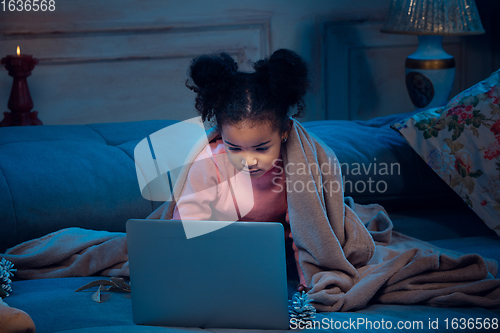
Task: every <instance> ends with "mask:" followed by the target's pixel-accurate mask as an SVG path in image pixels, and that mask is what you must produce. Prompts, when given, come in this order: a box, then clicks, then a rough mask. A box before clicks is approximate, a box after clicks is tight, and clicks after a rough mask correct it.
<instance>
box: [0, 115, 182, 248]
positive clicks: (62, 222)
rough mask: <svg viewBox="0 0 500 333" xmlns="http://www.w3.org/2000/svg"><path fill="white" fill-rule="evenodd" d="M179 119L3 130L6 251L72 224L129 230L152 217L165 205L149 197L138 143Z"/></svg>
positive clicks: (0, 186) (0, 208)
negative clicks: (143, 190) (140, 175)
mask: <svg viewBox="0 0 500 333" xmlns="http://www.w3.org/2000/svg"><path fill="white" fill-rule="evenodd" d="M175 122H176V121H172V120H159V121H141V122H130V123H111V124H91V125H43V126H29V127H19V126H17V127H3V128H0V156H1V157H2V158H1V159H0V197H1V198H2V200H0V219H1V226H2V233H0V251H4V250H5V249H6V248H8V247H11V246H14V245H16V244H18V243H20V242H23V241H26V240H29V239H33V238H37V237H41V236H44V235H46V234H48V233H50V232H53V231H56V230H59V229H61V228H67V227H71V226H74V227H82V228H88V229H95V230H108V231H125V222H126V221H127V220H128V219H130V218H145V217H146V216H148V215H149V214H150V213H151V212H152V211H153V210H154V209H155V208H156V207H158V206H159V204H160V203H156V202H151V201H148V200H146V199H144V198H142V196H141V194H140V191H139V187H138V182H137V175H136V173H135V164H134V160H133V148H132V147H135V142H136V141H137V142H138V141H139V140H140V139H143V138H144V137H146V136H147V135H149V134H151V133H153V132H155V131H157V130H160V129H162V128H164V127H166V126H168V125H170V124H172V123H175ZM129 142H132V143H129Z"/></svg>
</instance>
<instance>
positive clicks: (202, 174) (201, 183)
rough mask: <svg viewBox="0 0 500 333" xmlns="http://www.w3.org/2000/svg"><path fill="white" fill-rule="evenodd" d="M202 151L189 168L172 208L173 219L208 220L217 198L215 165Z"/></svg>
mask: <svg viewBox="0 0 500 333" xmlns="http://www.w3.org/2000/svg"><path fill="white" fill-rule="evenodd" d="M205 151H206V150H204V152H202V153H201V154H200V155H199V156H198V157H197V158H196V159H195V161H194V162H193V164H192V165H191V167H190V169H189V173H188V176H187V179H186V184H185V185H184V189H183V190H182V194H181V196H180V198H176V199H177V204H176V206H175V209H174V214H173V219H174V220H209V219H210V217H211V216H212V207H213V203H214V202H215V200H216V199H217V188H218V187H217V185H218V181H217V167H216V165H215V163H214V161H213V160H212V159H211V158H210V157H209V155H208V154H206V153H205Z"/></svg>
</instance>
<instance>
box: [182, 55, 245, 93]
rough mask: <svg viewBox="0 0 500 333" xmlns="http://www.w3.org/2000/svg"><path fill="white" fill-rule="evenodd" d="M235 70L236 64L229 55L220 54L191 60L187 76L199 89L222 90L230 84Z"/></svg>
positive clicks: (236, 68)
mask: <svg viewBox="0 0 500 333" xmlns="http://www.w3.org/2000/svg"><path fill="white" fill-rule="evenodd" d="M237 70H238V64H237V63H236V62H235V61H234V60H233V58H231V56H229V54H227V53H225V52H222V53H220V54H212V55H202V56H200V57H198V58H195V59H193V61H192V62H191V66H190V68H189V76H190V77H191V79H192V80H193V82H194V84H196V86H198V87H199V88H201V89H206V88H215V89H222V90H224V89H225V88H227V87H228V86H229V85H230V84H231V83H232V81H233V78H234V75H235V73H236V71H237Z"/></svg>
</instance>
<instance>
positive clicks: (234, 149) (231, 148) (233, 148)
mask: <svg viewBox="0 0 500 333" xmlns="http://www.w3.org/2000/svg"><path fill="white" fill-rule="evenodd" d="M227 149H229V150H232V151H237V150H240V148H235V147H227Z"/></svg>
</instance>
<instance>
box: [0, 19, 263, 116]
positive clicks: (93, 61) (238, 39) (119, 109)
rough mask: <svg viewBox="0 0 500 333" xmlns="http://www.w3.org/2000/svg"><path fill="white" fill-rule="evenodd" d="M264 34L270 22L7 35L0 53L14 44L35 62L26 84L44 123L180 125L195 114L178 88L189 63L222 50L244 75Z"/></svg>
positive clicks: (5, 81)
mask: <svg viewBox="0 0 500 333" xmlns="http://www.w3.org/2000/svg"><path fill="white" fill-rule="evenodd" d="M269 33H270V32H269V22H266V21H262V22H254V23H246V24H234V25H221V26H215V25H213V26H209V27H199V26H198V27H191V28H178V29H175V28H171V27H168V28H167V27H166V28H155V29H131V30H123V29H122V30H118V31H117V30H101V31H80V32H75V31H72V32H67V33H64V32H63V33H60V32H59V33H53V34H51V33H45V34H34V33H30V34H18V35H16V34H12V35H9V36H7V37H6V38H4V39H2V40H0V49H3V50H11V52H9V53H15V49H16V47H17V45H20V46H21V52H22V53H26V54H33V55H35V57H36V58H38V59H39V61H40V63H39V64H38V65H37V66H36V67H35V69H34V71H33V73H32V76H30V77H29V78H28V84H29V86H30V89H31V94H32V97H33V100H34V103H35V108H34V110H37V111H39V118H40V119H41V120H42V122H43V123H44V124H78V123H89V122H94V123H98V122H115V121H134V120H148V119H177V120H184V119H188V118H191V117H194V116H196V115H197V114H196V112H195V110H194V96H195V95H194V93H193V92H191V91H190V90H189V89H187V88H186V87H185V85H184V84H185V81H186V78H187V74H186V71H187V69H188V66H189V63H190V61H191V59H193V58H194V57H196V56H198V55H200V54H202V53H210V52H219V51H222V50H224V51H227V52H229V53H230V54H231V55H232V56H233V57H234V58H235V59H237V61H238V63H239V66H240V68H241V69H243V70H250V69H251V63H252V62H253V61H256V60H258V59H261V58H262V57H265V56H267V55H268V52H269V42H270V40H269V39H270V37H269V36H270V35H269ZM2 71H3V72H5V71H6V70H5V69H4V68H2ZM11 85H12V78H10V77H9V76H7V75H6V73H0V91H9V90H10V86H11ZM6 104H7V103H5V104H4V105H6ZM5 111H6V110H5Z"/></svg>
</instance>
